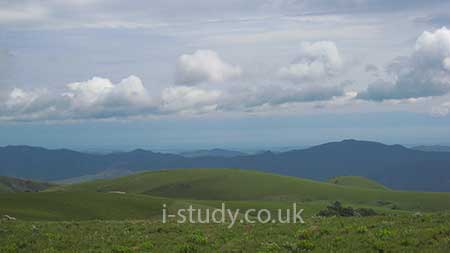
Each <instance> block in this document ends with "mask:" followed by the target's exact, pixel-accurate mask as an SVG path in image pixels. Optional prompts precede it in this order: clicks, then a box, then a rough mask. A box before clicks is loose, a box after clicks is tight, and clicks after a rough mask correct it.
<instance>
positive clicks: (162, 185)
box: [58, 169, 450, 211]
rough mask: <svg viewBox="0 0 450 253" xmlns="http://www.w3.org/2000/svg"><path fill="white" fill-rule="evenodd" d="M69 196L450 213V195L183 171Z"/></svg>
mask: <svg viewBox="0 0 450 253" xmlns="http://www.w3.org/2000/svg"><path fill="white" fill-rule="evenodd" d="M58 189H59V190H65V191H91V192H108V191H123V192H127V193H135V194H147V195H152V196H160V197H169V198H179V199H196V200H241V201H247V200H266V201H267V200H271V201H273V200H276V201H302V202H308V201H334V200H340V201H342V202H344V203H351V204H360V205H371V206H386V207H395V208H397V209H401V210H421V211H439V210H449V209H450V193H430V192H402V191H386V190H376V189H364V188H358V187H350V186H341V185H334V184H330V183H323V182H316V181H312V180H306V179H300V178H295V177H288V176H280V175H275V174H269V173H262V172H256V171H246V170H236V169H179V170H170V171H153V172H144V173H139V174H134V175H131V176H126V177H122V178H117V179H111V180H98V181H93V182H87V183H82V184H78V185H71V186H65V187H62V188H58Z"/></svg>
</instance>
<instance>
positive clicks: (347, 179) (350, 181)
mask: <svg viewBox="0 0 450 253" xmlns="http://www.w3.org/2000/svg"><path fill="white" fill-rule="evenodd" d="M328 182H329V183H332V184H337V185H344V186H352V187H358V188H367V189H375V190H389V188H387V187H386V186H384V185H382V184H380V183H378V182H376V181H374V180H371V179H368V178H366V177H360V176H338V177H333V178H331V179H329V180H328Z"/></svg>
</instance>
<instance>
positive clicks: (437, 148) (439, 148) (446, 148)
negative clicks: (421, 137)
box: [412, 145, 450, 152]
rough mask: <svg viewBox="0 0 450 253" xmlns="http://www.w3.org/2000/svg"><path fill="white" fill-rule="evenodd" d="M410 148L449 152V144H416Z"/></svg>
mask: <svg viewBox="0 0 450 253" xmlns="http://www.w3.org/2000/svg"><path fill="white" fill-rule="evenodd" d="M412 149H415V150H420V151H426V152H450V146H441V145H431V146H424V145H422V146H416V147H413V148H412Z"/></svg>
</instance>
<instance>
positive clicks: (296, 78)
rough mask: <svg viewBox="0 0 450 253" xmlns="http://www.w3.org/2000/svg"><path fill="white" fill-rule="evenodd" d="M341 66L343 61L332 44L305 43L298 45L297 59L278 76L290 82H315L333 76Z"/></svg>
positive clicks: (281, 70)
mask: <svg viewBox="0 0 450 253" xmlns="http://www.w3.org/2000/svg"><path fill="white" fill-rule="evenodd" d="M342 66H343V60H342V58H341V55H340V53H339V50H338V49H337V47H336V45H335V44H334V43H333V42H331V41H319V42H315V43H307V42H306V43H302V44H301V45H300V52H299V55H298V56H297V58H296V59H295V60H294V61H293V62H292V63H291V64H290V65H289V66H286V67H283V68H281V69H280V70H279V72H278V74H279V75H280V77H281V78H284V79H288V80H291V81H292V82H304V81H317V80H323V79H326V78H329V77H333V76H335V75H336V74H338V73H339V72H340V70H341V69H342Z"/></svg>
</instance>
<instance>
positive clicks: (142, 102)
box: [0, 76, 155, 120]
mask: <svg viewBox="0 0 450 253" xmlns="http://www.w3.org/2000/svg"><path fill="white" fill-rule="evenodd" d="M154 107H155V102H154V101H153V99H152V98H151V97H150V95H149V94H148V92H147V90H146V89H145V87H144V86H143V84H142V82H141V80H140V79H139V78H138V77H136V76H130V77H128V78H125V79H123V80H122V81H120V82H119V83H118V84H113V83H112V82H111V81H110V80H109V79H105V78H100V77H94V78H92V79H91V80H87V81H84V82H76V83H70V84H68V85H67V89H66V90H65V91H64V92H62V93H57V94H56V93H50V92H48V91H45V90H44V91H24V90H22V89H18V88H15V89H13V90H12V91H11V92H10V93H9V95H8V97H7V99H6V101H5V102H4V103H3V104H0V118H1V119H4V120H34V119H41V120H47V119H48V120H53V119H55V120H57V119H87V118H114V117H128V116H134V115H140V114H142V113H143V112H144V111H151V110H154Z"/></svg>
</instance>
